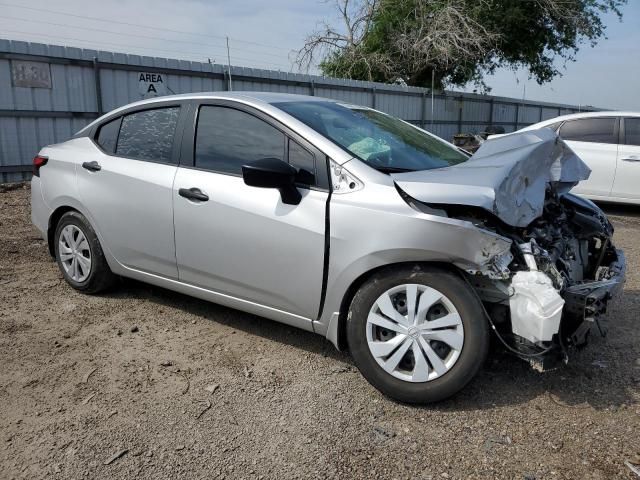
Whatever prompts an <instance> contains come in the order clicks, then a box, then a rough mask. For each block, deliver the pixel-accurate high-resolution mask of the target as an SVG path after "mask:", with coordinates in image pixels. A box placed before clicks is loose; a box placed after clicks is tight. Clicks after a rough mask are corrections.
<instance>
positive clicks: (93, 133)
mask: <svg viewBox="0 0 640 480" xmlns="http://www.w3.org/2000/svg"><path fill="white" fill-rule="evenodd" d="M187 107H188V105H187V102H185V101H175V100H174V101H167V102H154V103H151V104H145V105H136V106H135V107H131V108H128V109H126V110H124V111H119V112H117V113H116V114H113V115H110V116H108V117H107V118H105V119H104V120H103V121H101V122H100V123H99V124H96V125H94V126H93V127H92V128H91V130H90V131H88V132H87V134H86V136H87V137H89V139H90V140H91V141H92V142H93V144H94V145H95V146H96V147H97V148H98V149H99V150H100V152H102V153H103V154H104V155H107V156H109V157H116V158H125V159H127V160H136V161H138V162H149V163H157V164H159V165H175V166H176V167H177V166H178V165H179V162H180V153H181V152H180V144H181V139H182V135H183V131H184V129H185V124H186V121H187V118H188V113H189V110H190V109H189V108H187ZM162 108H178V109H179V110H178V121H177V122H176V130H175V133H174V135H173V142H172V145H171V156H170V159H169V161H167V162H165V161H160V160H152V159H149V158H140V157H133V156H125V155H116V153H115V150H114V152H113V153H109V152H107V151H106V150H104V149H103V148H102V147H101V146H100V144H99V143H98V135H99V134H100V129H101V128H102V127H103V126H104V125H106V124H108V123H109V122H111V121H112V120H117V119H120V125H119V127H118V136H117V138H116V147H115V148H116V149H117V148H118V144H117V140H118V139H119V138H120V129H121V128H122V119H123V118H124V117H126V116H127V115H132V114H134V113H140V112H146V111H149V110H159V109H162Z"/></svg>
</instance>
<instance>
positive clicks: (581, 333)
mask: <svg viewBox="0 0 640 480" xmlns="http://www.w3.org/2000/svg"><path fill="white" fill-rule="evenodd" d="M534 137H535V138H534ZM534 137H532V136H528V137H526V136H520V137H518V136H517V135H514V136H512V138H511V139H506V140H504V141H502V143H499V142H498V141H496V142H493V144H492V142H491V141H488V142H486V144H488V147H489V148H487V149H486V150H485V151H484V152H483V149H484V148H485V145H483V147H481V148H480V150H479V151H478V154H479V155H478V157H477V158H474V157H476V156H474V157H471V159H470V160H469V162H468V165H466V166H464V168H460V169H458V173H460V172H462V181H461V182H459V184H458V185H455V186H454V185H453V179H454V178H456V176H457V175H456V173H455V170H456V168H455V167H454V168H450V169H446V170H447V171H446V172H439V173H437V174H430V173H428V172H425V173H422V174H421V177H417V176H414V177H411V176H410V175H409V174H401V175H398V176H396V181H397V185H398V188H399V189H400V190H401V191H403V192H404V195H407V197H409V198H411V199H412V201H414V202H419V203H420V204H421V205H423V206H424V207H428V208H433V209H438V211H440V212H442V214H443V215H445V216H447V217H449V218H456V219H460V220H465V221H469V222H471V223H473V224H474V225H475V226H476V227H477V228H479V229H481V230H485V231H491V232H493V233H495V234H497V235H499V236H501V237H504V238H506V239H509V240H511V242H512V243H511V247H510V251H509V252H508V253H502V254H500V255H495V256H493V257H491V258H489V259H488V260H487V262H485V264H483V265H482V266H481V268H469V267H468V266H465V265H458V266H459V267H461V268H462V269H463V270H464V271H465V272H466V276H467V280H468V281H469V283H470V285H471V286H472V287H473V288H474V289H475V291H476V292H477V293H478V295H479V297H480V299H481V300H482V302H483V305H484V306H485V309H486V313H487V315H488V317H489V320H490V321H491V324H492V326H493V328H494V330H495V332H496V334H497V335H498V337H499V339H500V340H501V341H502V342H503V343H504V345H505V346H506V347H507V348H508V349H509V350H510V351H511V352H513V353H515V354H516V355H518V356H519V357H521V358H523V359H526V360H528V361H530V362H531V363H532V365H534V366H535V367H537V368H540V369H545V368H549V367H551V366H553V365H554V363H556V362H557V361H558V360H559V359H562V360H564V361H567V359H568V352H569V350H570V348H571V347H581V346H583V345H585V344H586V343H587V340H588V338H589V335H590V333H591V332H592V331H597V332H599V333H600V334H601V335H603V336H604V335H605V334H606V331H607V326H606V322H605V313H606V311H607V306H608V303H609V301H610V300H611V298H613V296H614V295H615V294H616V293H617V292H618V291H619V290H620V289H621V287H622V284H623V283H624V277H625V258H624V254H623V253H622V251H621V250H618V249H616V248H615V247H614V245H613V243H612V236H613V226H612V225H611V223H610V222H609V221H608V220H607V218H606V216H605V215H604V214H603V213H602V211H601V210H600V209H599V208H598V207H597V206H596V205H595V204H593V203H592V202H590V201H589V200H585V199H582V198H580V197H576V196H575V195H572V194H570V193H567V192H568V190H569V189H570V188H571V187H572V186H573V185H575V184H576V183H577V182H578V181H580V180H582V179H585V178H587V177H588V176H589V170H588V168H587V167H586V165H584V163H583V162H582V161H581V160H580V159H579V158H578V157H576V156H575V154H574V153H573V152H572V151H571V150H570V149H569V148H568V147H566V145H565V144H564V142H562V140H560V139H559V138H557V137H556V136H555V134H553V132H551V131H541V132H538V133H535V135H534ZM463 165H465V164H463ZM483 169H486V170H487V173H486V174H485V175H481V172H482V171H483ZM472 172H473V173H474V174H475V175H476V178H475V179H473V178H472V177H473V175H472V174H471V173H472ZM445 178H446V182H445V183H446V184H447V185H446V186H447V188H448V189H449V192H451V190H453V189H455V195H454V197H457V198H454V199H452V195H451V193H449V195H447V196H446V197H445V195H440V193H439V192H438V191H437V189H434V188H430V187H432V186H433V185H437V184H438V183H439V181H441V180H444V179H445ZM420 184H421V185H420ZM425 185H426V186H427V187H426V188H425ZM457 187H463V188H457ZM465 197H466V198H465Z"/></svg>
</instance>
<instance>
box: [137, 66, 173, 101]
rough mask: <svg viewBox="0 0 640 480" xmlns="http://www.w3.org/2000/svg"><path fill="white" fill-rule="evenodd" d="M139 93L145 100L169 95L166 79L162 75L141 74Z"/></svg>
mask: <svg viewBox="0 0 640 480" xmlns="http://www.w3.org/2000/svg"><path fill="white" fill-rule="evenodd" d="M138 93H140V96H142V97H143V98H149V97H159V96H161V95H166V94H167V88H166V87H165V83H164V79H163V78H162V74H160V73H149V72H139V73H138Z"/></svg>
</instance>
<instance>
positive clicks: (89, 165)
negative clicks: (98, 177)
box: [82, 160, 102, 172]
mask: <svg viewBox="0 0 640 480" xmlns="http://www.w3.org/2000/svg"><path fill="white" fill-rule="evenodd" d="M82 168H84V169H86V170H89V171H90V172H99V171H100V170H102V167H101V166H100V164H99V163H98V162H96V161H95V160H94V161H93V162H84V163H83V164H82Z"/></svg>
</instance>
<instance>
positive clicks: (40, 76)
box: [11, 60, 51, 88]
mask: <svg viewBox="0 0 640 480" xmlns="http://www.w3.org/2000/svg"><path fill="white" fill-rule="evenodd" d="M11 82H12V83H13V86H14V87H28V88H51V70H50V69H49V64H48V63H44V62H24V61H22V60H11Z"/></svg>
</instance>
